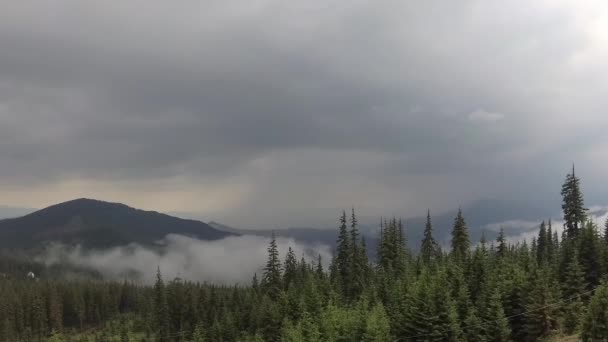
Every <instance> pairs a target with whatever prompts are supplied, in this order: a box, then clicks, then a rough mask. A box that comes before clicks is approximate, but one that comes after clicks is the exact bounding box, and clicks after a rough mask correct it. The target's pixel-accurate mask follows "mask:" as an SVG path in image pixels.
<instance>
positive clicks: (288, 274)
mask: <svg viewBox="0 0 608 342" xmlns="http://www.w3.org/2000/svg"><path fill="white" fill-rule="evenodd" d="M284 270H285V271H284V273H283V284H284V286H285V289H287V288H288V287H289V285H291V283H293V282H294V281H295V280H296V278H297V276H298V261H297V260H296V254H295V253H294V252H293V249H291V247H289V250H288V251H287V256H286V257H285V266H284Z"/></svg>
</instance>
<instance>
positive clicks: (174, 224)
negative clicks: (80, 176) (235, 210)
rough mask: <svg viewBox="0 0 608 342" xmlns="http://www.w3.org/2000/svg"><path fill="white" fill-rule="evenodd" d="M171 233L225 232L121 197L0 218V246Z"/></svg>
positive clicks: (140, 239)
mask: <svg viewBox="0 0 608 342" xmlns="http://www.w3.org/2000/svg"><path fill="white" fill-rule="evenodd" d="M167 234H181V235H186V236H191V237H195V238H199V239H203V240H217V239H221V238H224V237H226V236H230V235H236V234H234V233H229V232H224V231H220V230H217V229H214V228H213V227H211V226H209V225H208V224H206V223H203V222H200V221H196V220H185V219H180V218H177V217H173V216H169V215H165V214H161V213H158V212H154V211H144V210H139V209H134V208H131V207H129V206H126V205H124V204H120V203H109V202H103V201H98V200H92V199H84V198H83V199H77V200H73V201H69V202H65V203H61V204H57V205H53V206H50V207H48V208H45V209H42V210H39V211H36V212H34V213H31V214H29V215H25V216H23V217H20V218H15V219H6V220H1V221H0V248H31V247H36V246H39V245H40V244H41V243H43V242H48V241H60V242H64V243H81V244H83V245H85V246H88V247H112V246H118V245H124V244H128V243H131V242H136V243H140V244H146V245H150V244H154V243H155V242H156V241H158V240H160V239H162V238H163V237H165V236H166V235H167Z"/></svg>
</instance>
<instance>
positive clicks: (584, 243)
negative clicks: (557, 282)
mask: <svg viewBox="0 0 608 342" xmlns="http://www.w3.org/2000/svg"><path fill="white" fill-rule="evenodd" d="M579 240H580V241H578V246H579V252H578V257H579V260H580V262H581V265H582V266H583V271H584V272H585V282H586V283H587V288H588V289H589V290H590V289H593V288H595V287H596V286H597V285H599V283H600V279H601V275H602V273H603V270H602V264H601V260H602V254H601V243H600V237H599V233H598V231H597V227H596V226H595V224H594V223H593V222H591V221H588V222H587V224H585V226H584V227H582V228H581V229H579Z"/></svg>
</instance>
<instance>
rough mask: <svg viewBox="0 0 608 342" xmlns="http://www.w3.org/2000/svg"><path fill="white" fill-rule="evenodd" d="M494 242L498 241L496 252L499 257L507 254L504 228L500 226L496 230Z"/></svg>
mask: <svg viewBox="0 0 608 342" xmlns="http://www.w3.org/2000/svg"><path fill="white" fill-rule="evenodd" d="M496 242H497V243H498V250H497V251H496V254H497V255H498V257H500V258H504V257H506V256H507V252H508V250H507V239H506V237H505V229H504V228H503V227H500V231H499V232H498V237H497V238H496Z"/></svg>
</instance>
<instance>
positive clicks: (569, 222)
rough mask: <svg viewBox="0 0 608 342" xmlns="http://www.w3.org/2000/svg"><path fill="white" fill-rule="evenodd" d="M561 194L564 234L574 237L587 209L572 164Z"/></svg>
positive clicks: (584, 218) (585, 216) (585, 215)
mask: <svg viewBox="0 0 608 342" xmlns="http://www.w3.org/2000/svg"><path fill="white" fill-rule="evenodd" d="M561 194H562V210H563V212H564V221H565V222H566V223H565V228H566V236H567V237H568V238H575V237H576V236H578V230H579V225H580V224H581V222H585V220H586V218H587V214H586V211H587V209H586V208H585V203H584V201H583V194H582V192H581V189H580V179H579V178H578V177H576V175H575V173H574V165H572V173H569V174H568V175H567V176H566V180H565V181H564V184H563V185H562V191H561Z"/></svg>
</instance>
